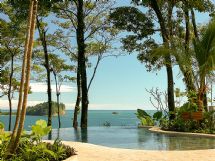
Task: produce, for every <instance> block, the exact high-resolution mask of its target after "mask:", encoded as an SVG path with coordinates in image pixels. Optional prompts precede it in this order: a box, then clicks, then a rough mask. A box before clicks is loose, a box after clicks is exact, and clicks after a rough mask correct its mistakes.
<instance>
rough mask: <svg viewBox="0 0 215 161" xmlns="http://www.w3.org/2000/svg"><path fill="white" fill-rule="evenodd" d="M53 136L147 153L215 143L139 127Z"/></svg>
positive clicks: (55, 133)
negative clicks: (141, 150) (148, 151)
mask: <svg viewBox="0 0 215 161" xmlns="http://www.w3.org/2000/svg"><path fill="white" fill-rule="evenodd" d="M51 136H52V139H56V138H59V139H61V140H65V141H78V142H87V143H92V144H97V145H104V146H109V147H115V148H128V149H145V150H196V149H215V139H211V138H200V137H185V136H173V135H166V134H158V133H152V132H150V131H148V130H147V129H144V128H140V129H138V128H136V127H89V128H88V129H80V128H78V129H73V128H63V129H53V130H52V135H51ZM48 137H50V136H48ZM45 139H47V137H46V138H45ZM48 139H49V138H48Z"/></svg>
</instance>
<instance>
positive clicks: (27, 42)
mask: <svg viewBox="0 0 215 161" xmlns="http://www.w3.org/2000/svg"><path fill="white" fill-rule="evenodd" d="M36 3H37V2H36ZM33 7H34V1H33V0H31V1H30V4H29V13H28V25H27V34H26V39H25V48H24V56H23V62H22V73H21V81H20V88H19V100H18V105H17V112H16V121H15V125H14V128H13V132H12V134H11V139H10V142H9V144H8V146H7V152H8V155H9V156H10V153H13V152H14V141H15V137H16V135H17V130H18V126H19V121H20V117H21V106H22V101H23V90H24V83H25V71H26V63H27V55H28V49H29V40H30V34H31V23H32V17H33Z"/></svg>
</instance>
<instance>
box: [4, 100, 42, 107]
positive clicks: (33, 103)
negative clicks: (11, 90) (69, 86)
mask: <svg viewBox="0 0 215 161" xmlns="http://www.w3.org/2000/svg"><path fill="white" fill-rule="evenodd" d="M42 102H44V101H28V103H27V106H34V105H36V104H38V103H42ZM17 104H18V100H12V106H13V107H12V108H13V109H16V108H17ZM8 107H9V103H8V100H2V99H1V100H0V108H1V109H8Z"/></svg>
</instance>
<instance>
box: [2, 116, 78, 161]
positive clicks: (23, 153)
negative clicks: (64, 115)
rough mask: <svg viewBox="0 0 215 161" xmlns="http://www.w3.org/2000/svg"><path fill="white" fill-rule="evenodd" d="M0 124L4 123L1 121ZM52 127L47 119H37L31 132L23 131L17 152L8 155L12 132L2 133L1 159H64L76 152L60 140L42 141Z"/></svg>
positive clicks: (22, 160) (55, 160)
mask: <svg viewBox="0 0 215 161" xmlns="http://www.w3.org/2000/svg"><path fill="white" fill-rule="evenodd" d="M0 125H3V124H2V123H0ZM2 127H3V126H2ZM50 130H51V127H50V126H47V123H46V121H45V120H38V121H36V123H35V125H32V129H31V133H30V134H27V133H25V132H22V135H21V139H20V142H19V145H18V147H17V149H16V154H14V155H12V156H11V157H10V158H8V157H7V145H8V143H9V141H10V133H9V132H2V133H0V159H1V160H2V161H6V160H8V161H14V160H17V161H32V160H53V161H60V160H64V159H66V158H68V157H70V156H72V155H75V154H76V152H75V150H74V149H73V148H71V147H69V146H66V145H64V144H62V142H61V141H60V140H55V141H54V142H53V143H46V142H42V137H43V136H46V135H48V133H49V132H50Z"/></svg>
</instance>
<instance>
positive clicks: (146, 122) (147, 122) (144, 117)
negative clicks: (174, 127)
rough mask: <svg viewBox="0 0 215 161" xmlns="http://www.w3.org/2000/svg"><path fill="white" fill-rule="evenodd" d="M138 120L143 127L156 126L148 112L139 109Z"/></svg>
mask: <svg viewBox="0 0 215 161" xmlns="http://www.w3.org/2000/svg"><path fill="white" fill-rule="evenodd" d="M135 114H136V116H137V118H138V119H139V120H140V124H141V125H142V126H153V125H154V120H153V119H152V117H151V116H150V115H149V114H147V112H146V111H144V110H141V109H137V113H135Z"/></svg>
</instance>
